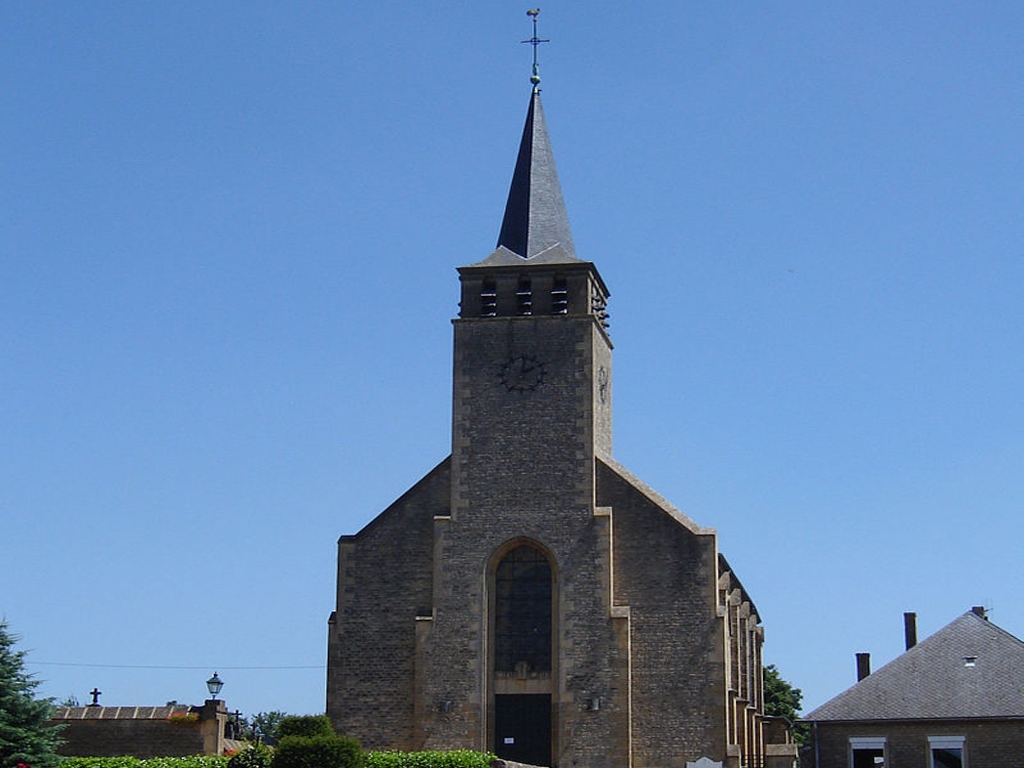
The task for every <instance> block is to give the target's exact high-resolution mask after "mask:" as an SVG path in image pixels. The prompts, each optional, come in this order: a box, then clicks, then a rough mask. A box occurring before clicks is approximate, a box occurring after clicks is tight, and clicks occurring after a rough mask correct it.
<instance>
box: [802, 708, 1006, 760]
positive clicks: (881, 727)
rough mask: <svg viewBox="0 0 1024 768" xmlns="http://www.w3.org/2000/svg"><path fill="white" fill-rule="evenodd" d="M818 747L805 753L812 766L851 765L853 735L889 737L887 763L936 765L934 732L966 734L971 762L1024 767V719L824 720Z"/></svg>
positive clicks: (968, 757) (818, 731)
mask: <svg viewBox="0 0 1024 768" xmlns="http://www.w3.org/2000/svg"><path fill="white" fill-rule="evenodd" d="M816 733H817V755H818V760H819V762H818V765H817V766H816V767H815V766H814V755H815V750H814V749H813V748H812V749H809V750H805V751H804V752H803V753H801V759H802V764H804V765H807V764H809V766H810V768H848V767H849V765H850V762H849V760H850V757H849V754H850V753H849V740H850V737H851V736H870V737H885V738H886V741H887V744H886V761H885V765H886V768H930V765H931V763H930V762H929V760H928V757H929V755H928V737H929V736H963V737H965V738H966V743H965V751H966V761H965V762H966V765H969V766H972V768H1019V767H1020V765H1021V764H1022V760H1021V755H1022V753H1024V718H1018V719H1006V720H975V721H959V722H957V721H945V722H943V721H935V722H893V721H889V722H887V721H878V722H877V723H872V724H864V723H861V724H856V723H818V726H817V731H816Z"/></svg>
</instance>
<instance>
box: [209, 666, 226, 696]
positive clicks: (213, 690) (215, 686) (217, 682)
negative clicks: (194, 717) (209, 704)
mask: <svg viewBox="0 0 1024 768" xmlns="http://www.w3.org/2000/svg"><path fill="white" fill-rule="evenodd" d="M223 687H224V681H223V680H221V679H220V678H219V677H217V673H216V672H214V673H213V677H211V678H210V679H209V680H207V681H206V690H208V691H209V692H210V698H211V699H212V700H213V701H216V700H217V694H218V693H220V689H221V688H223Z"/></svg>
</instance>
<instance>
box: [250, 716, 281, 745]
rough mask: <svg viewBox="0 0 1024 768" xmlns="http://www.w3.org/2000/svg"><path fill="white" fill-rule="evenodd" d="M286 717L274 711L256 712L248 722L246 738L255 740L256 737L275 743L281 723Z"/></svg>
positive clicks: (279, 735)
mask: <svg viewBox="0 0 1024 768" xmlns="http://www.w3.org/2000/svg"><path fill="white" fill-rule="evenodd" d="M286 717H288V715H287V713H285V712H280V711H278V710H274V711H272V712H257V713H256V714H255V715H252V716H251V717H250V718H249V721H248V729H247V733H246V736H247V738H249V739H253V740H255V739H256V737H257V736H259V738H261V739H263V740H264V741H267V742H269V743H271V744H274V743H276V742H277V740H278V739H279V738H280V737H281V734H279V733H278V732H277V729H278V726H280V725H281V721H282V720H284V719H285V718H286Z"/></svg>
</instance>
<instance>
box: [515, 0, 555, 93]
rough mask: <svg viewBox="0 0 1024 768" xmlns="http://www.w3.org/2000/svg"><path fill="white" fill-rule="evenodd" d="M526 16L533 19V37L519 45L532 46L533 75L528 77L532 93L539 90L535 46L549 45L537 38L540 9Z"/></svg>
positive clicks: (538, 71) (527, 13) (538, 70)
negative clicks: (526, 44) (531, 85)
mask: <svg viewBox="0 0 1024 768" xmlns="http://www.w3.org/2000/svg"><path fill="white" fill-rule="evenodd" d="M526 15H527V16H529V17H530V18H531V19H533V37H531V38H530V39H529V40H520V41H519V42H521V43H529V44H530V45H532V46H533V74H532V75H530V82H531V83H533V90H534V92H536V91H539V90H540V88H539V87H538V86H539V85H540V68H539V67H538V66H537V46H538V45H540V44H541V43H550V42H551V41H550V40H542V39H541V38H539V37H537V17H538V16H540V8H534V9H533V10H532V11H527V12H526Z"/></svg>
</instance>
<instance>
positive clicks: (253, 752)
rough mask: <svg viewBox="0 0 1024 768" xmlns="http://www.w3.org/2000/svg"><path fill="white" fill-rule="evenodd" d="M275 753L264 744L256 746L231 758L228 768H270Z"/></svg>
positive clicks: (243, 750)
mask: <svg viewBox="0 0 1024 768" xmlns="http://www.w3.org/2000/svg"><path fill="white" fill-rule="evenodd" d="M273 757H274V753H273V752H271V751H270V750H269V749H268V748H267V747H265V746H263V745H262V744H254V745H253V746H251V747H247V748H246V749H242V750H240V751H238V752H236V753H235V754H233V755H232V756H231V759H229V760H228V764H227V768H270V762H271V760H273Z"/></svg>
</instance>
